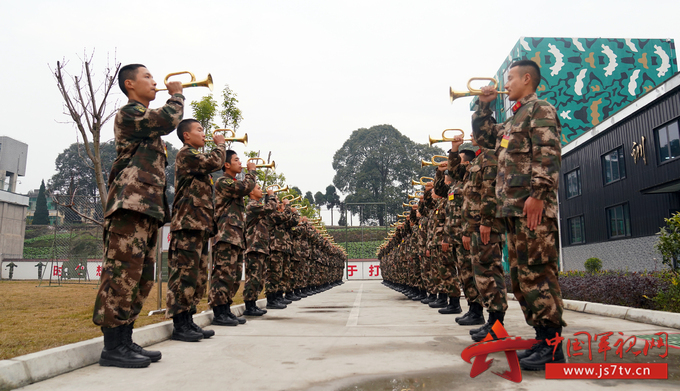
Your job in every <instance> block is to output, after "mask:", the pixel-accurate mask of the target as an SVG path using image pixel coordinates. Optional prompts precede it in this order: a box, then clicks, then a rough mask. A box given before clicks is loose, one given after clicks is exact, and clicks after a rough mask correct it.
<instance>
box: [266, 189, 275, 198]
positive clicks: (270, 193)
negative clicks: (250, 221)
mask: <svg viewBox="0 0 680 391" xmlns="http://www.w3.org/2000/svg"><path fill="white" fill-rule="evenodd" d="M267 195H268V196H270V197H272V196H273V195H274V189H267Z"/></svg>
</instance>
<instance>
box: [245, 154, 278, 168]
mask: <svg viewBox="0 0 680 391" xmlns="http://www.w3.org/2000/svg"><path fill="white" fill-rule="evenodd" d="M251 160H254V161H256V162H259V161H261V162H262V164H255V167H257V168H271V169H272V170H273V169H275V168H276V162H274V161H273V160H272V162H271V163H269V164H267V162H266V161H265V160H264V159H262V158H261V157H251V158H250V159H248V161H249V162H250V161H251Z"/></svg>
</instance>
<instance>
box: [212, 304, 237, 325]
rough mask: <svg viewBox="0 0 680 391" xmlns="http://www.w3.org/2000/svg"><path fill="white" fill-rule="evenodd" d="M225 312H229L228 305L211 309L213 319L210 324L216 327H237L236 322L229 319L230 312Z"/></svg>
mask: <svg viewBox="0 0 680 391" xmlns="http://www.w3.org/2000/svg"><path fill="white" fill-rule="evenodd" d="M227 311H229V305H227V304H223V305H218V306H217V307H215V308H213V313H214V314H215V316H214V317H213V320H212V324H214V325H216V326H238V321H237V320H236V319H232V318H230V317H229V313H231V311H229V312H227Z"/></svg>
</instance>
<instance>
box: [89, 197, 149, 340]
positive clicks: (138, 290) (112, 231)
mask: <svg viewBox="0 0 680 391" xmlns="http://www.w3.org/2000/svg"><path fill="white" fill-rule="evenodd" d="M158 223H159V221H158V220H156V219H154V218H152V217H150V216H147V215H145V214H142V213H139V212H133V211H130V210H125V209H121V210H118V211H116V212H114V213H113V214H112V215H111V216H109V217H108V218H107V219H106V220H105V222H104V246H105V253H104V264H103V265H102V272H101V279H100V282H99V290H98V291H97V297H96V299H95V302H94V312H93V315H92V321H93V322H94V324H96V325H98V326H101V327H118V326H123V325H126V324H130V323H132V322H134V321H135V320H136V319H137V317H138V316H139V313H140V312H141V310H142V306H143V305H144V301H145V300H146V298H147V297H148V296H149V292H151V288H153V284H154V266H155V264H156V247H157V241H158Z"/></svg>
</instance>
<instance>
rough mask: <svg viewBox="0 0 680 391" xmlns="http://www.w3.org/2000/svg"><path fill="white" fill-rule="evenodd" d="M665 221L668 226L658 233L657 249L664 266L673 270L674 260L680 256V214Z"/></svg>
mask: <svg viewBox="0 0 680 391" xmlns="http://www.w3.org/2000/svg"><path fill="white" fill-rule="evenodd" d="M664 220H665V221H666V226H665V227H663V228H661V231H660V232H659V233H658V235H659V241H658V242H657V243H656V249H657V250H658V251H659V252H660V253H661V256H662V257H663V263H664V265H666V266H668V267H670V268H673V260H677V258H678V255H680V212H678V213H675V214H674V215H673V216H672V217H671V218H669V219H664Z"/></svg>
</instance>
